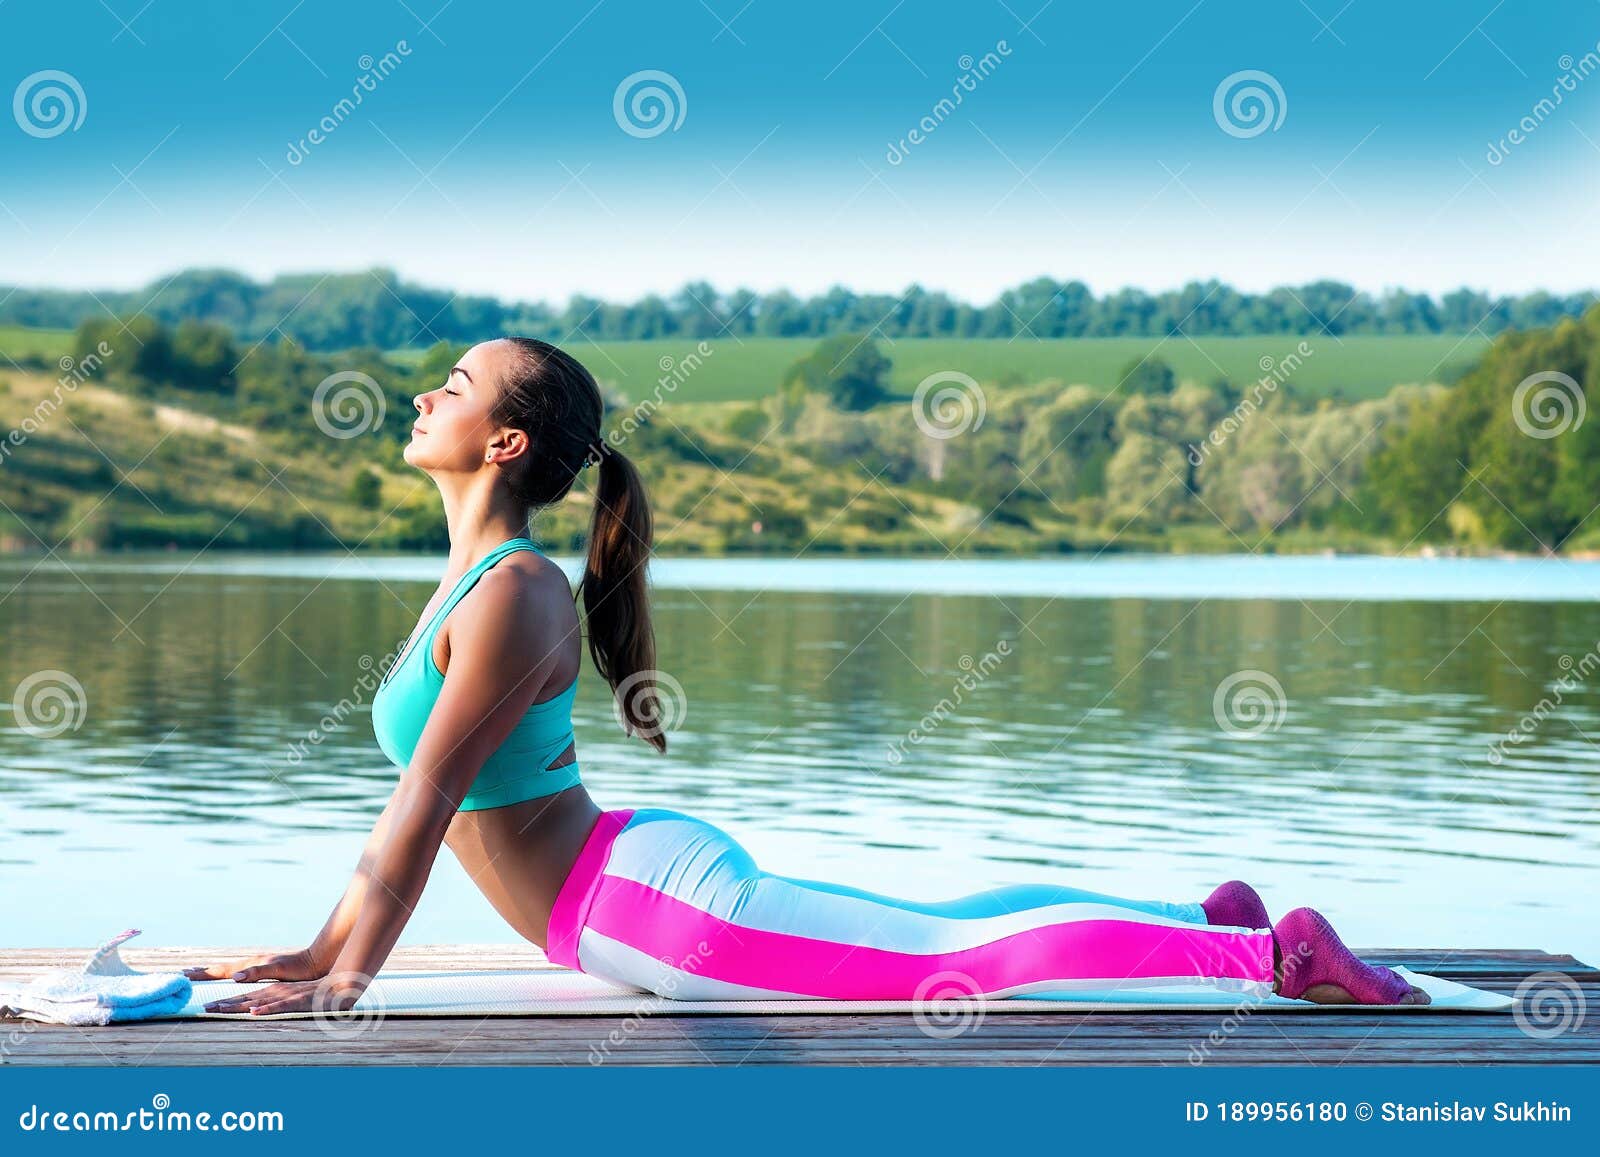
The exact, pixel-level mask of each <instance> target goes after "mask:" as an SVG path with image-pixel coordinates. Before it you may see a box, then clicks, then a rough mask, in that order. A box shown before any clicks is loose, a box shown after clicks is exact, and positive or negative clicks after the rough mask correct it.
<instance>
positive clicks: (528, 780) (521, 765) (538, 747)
mask: <svg viewBox="0 0 1600 1157" xmlns="http://www.w3.org/2000/svg"><path fill="white" fill-rule="evenodd" d="M519 550H531V551H534V552H535V553H538V547H536V546H534V544H533V540H532V539H529V538H520V537H519V538H513V539H509V540H508V541H506V542H503V543H501V544H500V545H499V546H497V547H495V548H494V549H493V550H491V551H490V552H489V553H488V554H487V555H485V556H484V557H483V560H482V561H481V562H479V563H478V564H477V565H476V566H474V567H473V568H472V569H471V570H469V571H467V573H466V574H464V575H462V576H461V577H460V578H459V579H458V580H457V581H456V585H455V588H454V589H453V590H451V592H450V594H449V596H448V597H447V598H446V599H445V600H444V603H443V604H441V605H440V607H439V609H438V610H437V611H435V612H434V614H433V617H432V618H431V619H430V620H428V622H427V624H426V625H423V624H420V623H419V625H418V630H415V631H413V632H412V635H411V637H410V638H409V639H407V640H406V647H405V650H404V651H402V652H401V655H400V658H399V659H397V660H396V661H395V662H394V664H393V665H392V666H391V667H390V668H389V670H388V671H386V672H385V673H384V676H383V681H382V682H381V683H380V684H379V685H378V690H377V693H376V694H375V695H374V696H373V697H372V730H373V733H374V734H375V735H376V736H377V737H378V746H379V747H381V748H382V749H383V753H384V755H386V756H388V757H389V759H390V761H391V762H393V763H395V764H397V765H398V766H400V767H406V766H408V765H409V764H410V762H411V756H412V754H413V753H414V752H415V751H416V749H417V741H418V740H420V739H421V738H422V730H423V728H424V727H425V726H427V723H428V716H429V715H431V714H432V713H433V705H434V703H435V702H437V701H438V698H439V689H440V688H441V687H443V686H444V673H443V672H442V671H440V670H439V668H438V666H437V665H436V664H435V663H434V661H433V640H434V636H436V635H437V634H438V633H439V624H440V623H441V622H443V620H444V618H445V616H446V615H448V614H449V613H450V611H451V610H452V609H453V608H454V607H455V605H456V604H457V603H459V602H460V601H461V600H462V599H463V598H465V597H466V594H467V592H468V591H470V590H471V589H472V587H473V584H475V583H476V582H477V581H478V579H479V578H480V577H482V575H483V573H484V572H485V571H487V570H488V569H489V568H490V567H492V566H494V564H495V563H497V562H499V561H500V560H501V559H503V558H505V557H506V555H508V554H515V553H516V552H517V551H519ZM419 635H420V637H419ZM418 651H420V652H421V653H422V658H421V659H420V660H419V661H414V658H415V653H416V652H418ZM577 690H578V680H577V678H576V677H574V678H573V680H572V682H571V683H569V684H567V689H566V690H565V691H562V692H560V693H559V694H557V695H556V696H555V697H554V698H551V699H546V700H544V701H543V702H542V703H535V704H533V705H532V706H530V707H529V708H528V711H527V714H525V715H524V716H523V717H522V718H521V719H520V720H518V721H517V725H516V727H515V728H513V729H512V732H511V734H510V735H508V736H506V740H505V742H504V743H502V744H501V745H500V746H499V747H497V748H496V749H495V750H494V752H493V753H492V754H491V755H490V756H489V758H488V759H486V760H484V763H483V767H482V769H480V770H479V772H478V777H477V779H475V780H473V782H472V788H471V790H469V791H468V792H467V795H466V798H465V799H463V800H462V801H461V808H460V810H461V811H464V812H466V811H483V810H485V809H486V808H493V807H505V806H506V805H507V804H513V803H520V802H522V801H523V800H526V799H537V798H538V797H540V796H544V795H554V794H555V793H556V792H558V791H563V790H565V789H566V788H569V787H572V786H574V785H575V784H577V783H579V782H581V780H580V778H579V775H578V761H577V760H576V759H574V760H573V761H572V762H571V763H568V764H563V765H562V766H560V767H557V768H552V767H550V761H551V760H553V759H555V758H556V757H557V756H559V755H560V754H561V753H562V752H563V751H565V750H566V749H567V745H568V744H570V743H572V742H573V734H572V700H573V697H574V695H575V694H576V693H577Z"/></svg>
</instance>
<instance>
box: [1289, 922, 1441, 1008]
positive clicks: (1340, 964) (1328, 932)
mask: <svg viewBox="0 0 1600 1157" xmlns="http://www.w3.org/2000/svg"><path fill="white" fill-rule="evenodd" d="M1272 938H1273V941H1274V942H1275V943H1276V944H1277V946H1278V951H1279V952H1280V953H1281V954H1282V956H1283V987H1282V988H1280V989H1279V990H1278V995H1279V996H1287V997H1289V998H1291V999H1296V1000H1297V999H1299V998H1300V996H1301V994H1302V993H1304V992H1305V990H1306V989H1308V988H1310V987H1311V986H1312V985H1314V984H1337V985H1338V986H1339V987H1341V988H1343V989H1344V990H1345V991H1346V992H1348V993H1349V994H1350V995H1351V996H1353V997H1355V998H1356V1001H1357V1002H1358V1003H1360V1004H1400V1003H1401V1002H1402V1001H1403V1000H1404V999H1405V996H1406V994H1407V993H1408V992H1410V991H1411V985H1410V984H1409V983H1407V982H1406V979H1405V977H1403V976H1401V975H1400V974H1399V973H1398V972H1396V971H1394V969H1392V968H1384V967H1383V966H1382V965H1378V964H1367V963H1365V962H1364V961H1362V960H1361V959H1360V958H1359V957H1357V956H1356V954H1355V953H1354V952H1351V951H1350V949H1348V948H1346V947H1345V946H1344V942H1343V941H1341V940H1340V939H1339V937H1338V934H1337V933H1335V932H1334V930H1333V926H1332V925H1331V924H1329V923H1328V921H1327V918H1326V917H1324V916H1323V915H1322V913H1321V912H1318V911H1317V910H1316V909H1315V908H1296V909H1295V910H1294V911H1293V912H1288V913H1285V914H1284V917H1283V919H1281V920H1279V921H1278V923H1277V925H1276V926H1274V928H1273V929H1272Z"/></svg>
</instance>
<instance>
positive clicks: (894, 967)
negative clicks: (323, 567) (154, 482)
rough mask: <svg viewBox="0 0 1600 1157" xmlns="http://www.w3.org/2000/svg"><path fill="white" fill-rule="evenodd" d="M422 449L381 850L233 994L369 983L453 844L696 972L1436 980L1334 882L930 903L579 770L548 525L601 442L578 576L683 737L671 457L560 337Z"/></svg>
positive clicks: (576, 648) (550, 903) (426, 416)
mask: <svg viewBox="0 0 1600 1157" xmlns="http://www.w3.org/2000/svg"><path fill="white" fill-rule="evenodd" d="M415 405H416V408H417V412H418V419H417V422H416V424H415V426H414V427H413V432H412V437H411V441H410V443H409V444H408V446H407V447H406V450H405V458H406V461H407V462H409V463H410V464H411V465H412V466H414V467H416V468H417V469H419V470H421V471H423V472H425V473H426V474H428V475H429V476H430V477H431V478H432V479H433V481H434V482H435V483H436V484H437V486H438V487H439V492H440V495H441V497H442V498H443V501H444V510H445V516H446V520H447V522H448V526H449V532H450V543H451V549H450V558H449V563H448V566H447V567H446V578H445V581H444V582H443V583H442V584H441V585H440V587H439V590H438V591H437V592H436V593H435V595H434V597H433V599H432V600H431V601H430V603H429V606H428V608H427V609H426V610H425V611H424V613H423V615H422V617H421V620H420V621H419V623H418V627H417V629H416V630H415V631H413V633H412V636H411V639H409V640H408V642H407V645H406V647H405V649H404V650H403V651H402V653H401V655H400V657H399V658H398V659H397V660H396V661H395V663H393V664H392V665H391V666H390V668H389V669H388V671H387V672H386V673H385V678H384V682H383V684H382V685H381V686H380V688H379V690H378V693H377V695H376V696H375V698H374V702H373V709H372V716H373V727H374V730H375V731H376V733H377V736H378V742H379V744H380V746H381V747H382V748H383V750H384V752H385V754H386V755H388V756H389V757H390V758H391V759H392V760H393V761H394V762H395V763H397V764H398V765H400V766H401V767H402V768H403V769H404V770H403V774H402V775H401V776H400V778H399V782H398V785H397V786H396V788H395V791H394V794H393V796H391V798H390V799H389V802H388V805H387V806H386V807H385V808H384V810H383V814H382V815H381V816H380V817H379V818H378V821H377V823H376V824H375V825H374V827H373V830H372V835H371V837H370V838H369V839H368V841H367V844H366V849H365V851H364V852H363V854H362V857H361V860H360V863H359V864H358V865H357V868H356V872H355V875H354V878H353V879H352V880H351V882H350V886H349V888H348V889H347V890H346V891H345V894H344V897H343V898H342V899H341V900H340V901H339V903H338V905H337V906H336V907H335V908H334V910H333V914H332V915H331V916H329V918H328V921H327V923H326V925H324V927H323V929H322V931H321V932H320V933H318V935H317V936H316V938H315V939H314V940H313V941H312V943H311V945H310V946H309V947H307V948H305V949H303V950H302V951H300V952H295V953H289V954H286V955H269V956H260V957H252V958H249V959H245V960H239V961H233V962H230V963H225V964H214V965H210V966H205V967H196V968H191V969H188V970H187V975H188V976H189V977H190V978H191V979H196V980H201V979H220V978H228V977H231V978H233V979H234V980H238V981H243V982H250V981H257V980H273V981H277V983H274V984H271V985H269V986H268V987H265V988H262V989H259V990H257V991H253V992H250V993H248V994H245V995H240V996H235V997H230V998H226V999H222V1000H217V1001H213V1002H212V1003H210V1004H208V1005H207V1006H206V1007H207V1008H208V1009H210V1010H213V1011H222V1012H240V1011H245V1010H248V1011H250V1012H252V1013H262V1014H266V1013H282V1012H294V1011H305V1010H313V1009H335V1010H342V1009H347V1008H349V1007H351V1006H352V1005H354V1004H355V1002H356V1000H357V999H358V998H359V997H360V995H361V993H362V992H363V991H364V990H365V989H366V987H367V985H369V984H370V983H371V978H372V977H373V976H374V975H375V974H376V973H377V971H378V969H379V967H380V966H381V965H382V964H383V962H384V960H385V959H386V958H387V957H388V955H389V953H390V951H391V950H392V949H393V947H394V945H395V942H396V940H398V939H399V936H400V932H401V929H402V928H404V927H405V924H406V920H407V918H408V917H409V916H410V914H411V911H412V909H413V906H414V905H415V904H416V902H417V899H418V897H419V896H420V895H421V894H422V889H423V885H424V884H425V883H426V882H427V878H428V873H429V871H430V870H431V868H432V865H433V860H434V857H435V856H436V855H437V854H438V851H439V846H440V844H441V843H445V844H448V845H449V847H450V850H451V851H452V852H454V853H455V855H456V856H457V858H458V859H459V860H460V861H461V863H462V864H463V866H465V868H466V869H467V872H468V874H469V875H470V876H471V877H472V879H473V881H474V882H475V883H476V884H477V885H478V887H479V888H480V889H482V891H483V893H484V895H485V896H487V897H488V899H489V901H490V903H492V904H493V905H494V906H495V908H496V910H498V911H499V912H500V914H501V915H502V916H504V917H505V919H506V921H507V922H508V923H509V924H510V925H511V926H512V927H513V928H515V929H516V930H517V931H518V932H519V933H520V934H521V935H522V936H524V937H526V938H527V939H528V940H530V941H532V942H533V943H535V944H537V945H539V946H540V947H542V948H544V949H545V950H546V952H547V954H548V955H549V957H550V959H552V960H554V961H556V962H557V963H560V964H564V965H567V966H569V967H572V968H577V969H581V970H582V971H584V972H587V973H591V974H593V975H595V976H598V977H601V978H604V979H607V980H610V981H613V982H616V983H618V984H622V985H631V986H634V987H637V988H640V989H644V990H647V991H651V992H655V993H657V994H659V995H662V996H671V997H676V998H679V999H743V998H764V997H774V996H778V997H782V996H801V997H821V998H835V999H910V1000H916V999H924V998H937V997H944V996H950V995H955V994H962V993H965V994H970V995H977V994H980V993H981V994H985V995H989V996H1014V995H1019V994H1024V993H1033V992H1045V991H1052V990H1057V991H1059V990H1066V989H1073V988H1078V989H1097V988H1108V987H1116V988H1138V987H1141V986H1150V985H1156V984H1171V983H1181V982H1190V983H1195V982H1199V983H1205V984H1210V985H1214V986H1216V987H1218V988H1220V989H1223V990H1226V991H1230V992H1239V993H1246V994H1257V995H1264V994H1266V993H1268V992H1278V993H1281V994H1282V995H1284V996H1290V997H1301V998H1304V999H1308V1000H1313V1001H1319V1002H1332V1003H1350V1002H1360V1003H1391V1004H1393V1003H1426V1001H1427V999H1428V998H1427V994H1426V993H1424V992H1422V991H1421V990H1420V989H1417V988H1413V987H1412V986H1411V985H1409V984H1408V983H1406V981H1405V980H1404V979H1403V978H1402V977H1400V976H1399V975H1397V974H1396V973H1394V972H1392V971H1391V970H1389V969H1387V968H1377V967H1372V966H1369V965H1366V964H1364V963H1362V962H1361V961H1359V960H1357V959H1356V958H1355V957H1354V956H1353V955H1352V954H1351V953H1350V952H1349V950H1348V949H1346V948H1345V947H1344V945H1343V944H1341V943H1340V942H1339V939H1338V937H1337V936H1335V935H1334V933H1333V931H1332V929H1331V928H1329V927H1328V925H1327V922H1326V921H1324V920H1323V919H1322V918H1321V916H1319V915H1318V914H1317V913H1316V912H1315V911H1313V910H1312V909H1309V908H1301V909H1296V910H1295V911H1294V912H1291V913H1289V914H1288V915H1286V916H1285V917H1284V918H1283V919H1282V920H1280V921H1279V922H1278V924H1277V927H1276V928H1269V926H1268V924H1269V922H1268V919H1267V914H1266V911H1265V909H1264V908H1263V907H1262V905H1261V900H1260V898H1259V897H1258V896H1257V895H1256V894H1255V892H1254V891H1252V890H1251V889H1250V888H1249V887H1248V886H1247V885H1245V884H1242V883H1240V882H1238V881H1230V882H1228V883H1227V884H1224V885H1222V886H1221V887H1219V888H1218V889H1217V890H1216V891H1215V892H1213V893H1212V895H1211V896H1210V897H1208V898H1207V899H1206V900H1204V901H1201V902H1200V903H1176V902H1164V901H1136V900H1123V899H1118V898H1116V897H1113V896H1104V895H1097V894H1095V893H1089V892H1083V891H1079V890H1077V889H1073V888H1067V887H1062V886H1057V885H1053V884H1036V885H1016V886H1012V887H1005V888H997V889H994V890H992V891H988V892H982V893H979V894H976V895H971V896H967V897H964V898H961V899H956V900H950V901H947V902H943V903H916V902H912V901H907V900H898V899H894V898H892V897H889V896H883V895H878V894H875V893H871V892H866V891H862V890H860V889H857V888H851V887H846V886H842V885H836V884H827V883H821V882H817V881H809V880H797V879H791V878H786V877H781V876H775V875H771V874H768V873H765V872H762V871H761V870H760V869H758V868H757V867H756V865H755V863H754V862H753V861H752V860H751V858H750V856H749V855H748V853H746V852H745V851H744V850H743V849H742V848H741V847H740V846H739V845H738V844H737V843H736V842H735V841H734V840H733V839H732V838H731V837H729V836H728V835H727V834H725V833H724V832H722V831H720V830H718V829H717V828H715V827H713V826H712V825H710V824H708V823H705V822H703V821H700V820H696V819H694V818H692V817H689V816H686V815H681V814H679V813H677V812H674V811H668V810H665V809H658V808H649V809H637V810H615V811H602V810H601V809H600V808H599V807H597V806H596V804H595V803H594V801H593V800H592V799H590V798H589V793H588V792H587V791H585V790H584V787H583V784H582V783H581V782H580V780H579V774H578V764H577V759H576V754H575V752H574V746H573V736H572V729H571V705H572V699H573V695H574V693H575V691H576V687H577V678H578V672H579V667H580V665H581V658H582V647H581V643H580V638H581V636H580V630H579V623H578V619H577V614H576V610H575V605H574V604H575V599H574V597H573V594H572V591H571V588H570V587H569V585H568V582H567V579H566V576H565V574H564V573H563V572H562V571H561V569H560V568H559V567H558V566H556V564H555V563H553V562H551V561H550V560H549V559H547V558H546V557H544V556H543V555H542V554H540V553H539V552H538V551H537V550H536V549H535V548H534V545H533V543H532V542H531V541H530V540H529V539H528V538H527V537H526V533H527V527H528V520H529V517H530V515H532V514H535V513H537V512H538V511H539V510H541V509H543V508H545V507H548V506H551V505H553V504H555V503H557V502H559V501H561V500H562V499H563V498H564V497H565V496H566V495H567V493H568V492H569V491H570V490H571V489H572V486H573V483H574V481H575V480H576V478H577V476H578V474H579V472H580V471H581V470H583V469H584V468H585V467H587V466H590V465H593V464H595V463H596V462H598V465H599V471H600V473H599V485H598V487H597V490H596V493H595V512H594V518H593V525H592V534H591V537H590V544H589V553H588V559H587V565H586V567H585V570H584V573H583V578H582V580H581V582H580V584H579V588H578V594H579V596H581V598H582V599H583V603H584V611H585V620H586V622H587V626H588V639H589V654H590V655H591V656H592V657H593V659H594V663H595V667H596V668H597V669H598V671H599V672H600V675H601V676H602V677H603V678H604V679H605V680H606V681H607V683H608V684H609V685H610V687H611V689H612V693H613V695H614V697H615V699H616V701H617V702H618V704H619V705H620V707H621V710H622V712H623V714H624V717H625V721H626V724H627V727H628V729H629V731H630V732H631V733H634V734H638V735H640V736H641V737H643V738H645V739H646V740H647V741H648V742H649V743H650V744H651V745H652V746H653V747H655V748H656V749H657V750H659V751H663V752H664V751H665V750H666V746H667V745H666V738H665V736H664V735H663V734H662V727H661V726H660V720H659V713H658V711H657V710H656V707H657V706H658V702H657V700H656V698H655V692H654V682H653V677H654V667H655V642H654V634H653V630H652V627H651V622H650V612H649V604H648V597H647V590H646V584H645V563H646V561H647V559H648V557H649V553H650V547H651V542H652V537H653V526H652V520H651V514H650V508H649V505H648V503H647V501H646V495H645V489H644V485H643V483H642V481H641V479H640V477H639V474H638V472H637V471H636V470H635V468H634V466H633V464H632V463H631V462H629V461H628V459H627V458H626V457H624V456H623V454H622V453H621V452H620V451H619V450H617V449H616V448H615V447H613V446H611V445H610V444H608V443H607V442H606V441H605V440H603V438H602V436H601V418H602V404H601V398H600V392H599V389H598V387H597V386H596V384H595V381H594V378H593V377H591V376H590V374H589V373H588V371H587V370H585V369H584V368H583V366H581V365H580V364H579V363H578V362H577V361H575V360H574V359H573V358H572V357H571V356H569V355H568V354H566V353H564V352H562V351H561V350H559V349H557V348H556V347H554V346H551V345H549V344H547V343H545V342H540V341H533V340H528V339H521V338H506V339H501V340H498V341H490V342H485V343H483V344H481V345H477V346H474V347H473V348H472V349H470V350H468V351H467V353H466V354H465V355H464V356H463V357H462V358H461V361H460V362H459V363H458V364H457V365H456V366H455V367H454V368H453V369H452V370H451V371H450V372H449V374H448V375H447V377H446V380H445V381H444V382H443V383H442V384H440V385H439V386H438V387H437V388H435V389H433V390H430V391H428V392H427V393H424V394H421V395H419V396H418V397H417V398H416V400H415Z"/></svg>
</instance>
